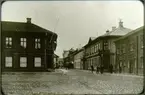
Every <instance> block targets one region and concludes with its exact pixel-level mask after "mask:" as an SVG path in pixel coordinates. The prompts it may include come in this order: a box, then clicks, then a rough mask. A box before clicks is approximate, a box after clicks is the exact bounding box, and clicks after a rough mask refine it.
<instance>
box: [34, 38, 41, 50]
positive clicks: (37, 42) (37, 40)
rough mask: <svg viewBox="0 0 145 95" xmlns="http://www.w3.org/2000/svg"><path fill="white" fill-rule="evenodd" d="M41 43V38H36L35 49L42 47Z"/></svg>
mask: <svg viewBox="0 0 145 95" xmlns="http://www.w3.org/2000/svg"><path fill="white" fill-rule="evenodd" d="M40 48H41V45H40V39H38V38H36V39H35V49H40Z"/></svg>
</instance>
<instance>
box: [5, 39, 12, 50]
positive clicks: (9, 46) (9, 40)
mask: <svg viewBox="0 0 145 95" xmlns="http://www.w3.org/2000/svg"><path fill="white" fill-rule="evenodd" d="M6 48H12V37H6Z"/></svg>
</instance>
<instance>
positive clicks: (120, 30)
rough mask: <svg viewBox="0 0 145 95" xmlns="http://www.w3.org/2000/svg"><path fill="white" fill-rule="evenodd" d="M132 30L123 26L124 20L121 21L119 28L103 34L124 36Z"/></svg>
mask: <svg viewBox="0 0 145 95" xmlns="http://www.w3.org/2000/svg"><path fill="white" fill-rule="evenodd" d="M131 31H132V30H131V29H129V28H126V27H123V22H121V21H120V22H119V26H118V28H115V29H113V30H112V31H110V32H106V33H105V34H104V35H102V36H123V35H125V34H127V33H129V32H131Z"/></svg>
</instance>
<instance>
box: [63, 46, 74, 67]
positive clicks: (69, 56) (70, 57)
mask: <svg viewBox="0 0 145 95" xmlns="http://www.w3.org/2000/svg"><path fill="white" fill-rule="evenodd" d="M74 53H75V50H74V49H73V48H71V49H70V50H68V51H64V53H63V56H64V58H63V61H64V66H68V67H70V68H73V65H74Z"/></svg>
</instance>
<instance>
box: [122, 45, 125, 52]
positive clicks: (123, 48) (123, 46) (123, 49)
mask: <svg viewBox="0 0 145 95" xmlns="http://www.w3.org/2000/svg"><path fill="white" fill-rule="evenodd" d="M122 53H125V44H123V45H122Z"/></svg>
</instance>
